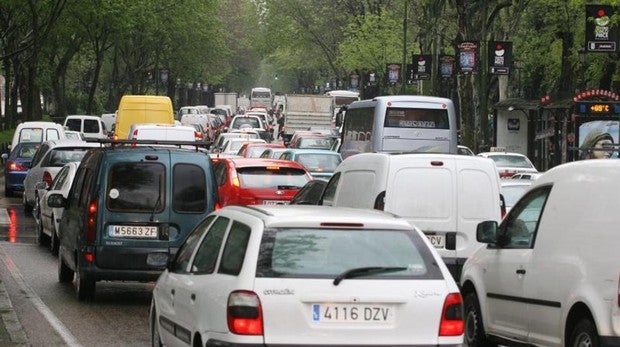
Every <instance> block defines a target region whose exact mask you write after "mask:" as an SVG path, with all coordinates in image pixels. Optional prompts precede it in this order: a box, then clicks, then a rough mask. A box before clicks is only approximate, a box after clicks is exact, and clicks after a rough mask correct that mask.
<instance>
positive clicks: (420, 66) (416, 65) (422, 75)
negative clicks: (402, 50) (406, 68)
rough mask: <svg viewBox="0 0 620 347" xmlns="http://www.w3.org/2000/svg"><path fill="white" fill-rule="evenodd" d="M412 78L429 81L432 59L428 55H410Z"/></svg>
mask: <svg viewBox="0 0 620 347" xmlns="http://www.w3.org/2000/svg"><path fill="white" fill-rule="evenodd" d="M412 61H413V78H414V79H415V80H429V79H431V71H433V57H432V56H431V55H430V54H412Z"/></svg>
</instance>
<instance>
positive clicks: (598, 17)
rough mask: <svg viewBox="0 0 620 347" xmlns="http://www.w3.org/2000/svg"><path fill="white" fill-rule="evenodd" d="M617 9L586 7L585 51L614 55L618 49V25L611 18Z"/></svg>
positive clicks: (611, 7)
mask: <svg viewBox="0 0 620 347" xmlns="http://www.w3.org/2000/svg"><path fill="white" fill-rule="evenodd" d="M617 13H618V8H616V7H613V6H607V5H586V51H587V52H603V53H605V52H607V53H615V52H619V51H620V50H619V49H618V47H619V46H620V43H619V42H618V40H619V38H618V32H619V30H618V23H617V22H616V23H612V20H611V18H612V17H613V16H614V14H617Z"/></svg>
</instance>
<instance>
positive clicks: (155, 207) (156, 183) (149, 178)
mask: <svg viewBox="0 0 620 347" xmlns="http://www.w3.org/2000/svg"><path fill="white" fill-rule="evenodd" d="M165 188H166V168H165V167H164V165H162V164H160V163H131V162H129V163H118V164H115V165H113V166H112V168H111V169H110V171H109V175H108V186H107V191H106V197H107V198H106V207H107V208H108V209H109V210H111V211H122V212H161V211H163V210H164V206H165V204H166V203H165V201H166V196H165V192H166V189H165Z"/></svg>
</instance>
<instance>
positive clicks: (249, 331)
mask: <svg viewBox="0 0 620 347" xmlns="http://www.w3.org/2000/svg"><path fill="white" fill-rule="evenodd" d="M226 320H227V321H228V329H229V330H230V332H232V333H233V334H239V335H262V334H263V312H262V308H261V305H260V299H259V298H258V295H256V293H254V292H251V291H247V290H237V291H234V292H232V293H230V295H229V296H228V305H227V307H226Z"/></svg>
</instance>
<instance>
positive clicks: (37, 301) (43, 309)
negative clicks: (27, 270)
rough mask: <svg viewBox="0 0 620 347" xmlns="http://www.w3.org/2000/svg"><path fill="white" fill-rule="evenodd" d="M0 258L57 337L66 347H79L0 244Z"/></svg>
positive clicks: (73, 337)
mask: <svg viewBox="0 0 620 347" xmlns="http://www.w3.org/2000/svg"><path fill="white" fill-rule="evenodd" d="M0 258H1V259H2V262H3V263H4V266H5V267H6V268H7V269H8V270H9V272H10V273H11V276H12V277H13V279H14V280H15V282H17V284H18V285H19V287H20V289H21V291H22V292H23V293H24V294H25V295H26V297H27V298H28V299H29V300H30V301H31V302H32V304H33V305H34V307H35V308H36V309H37V310H38V311H39V312H40V313H41V314H42V315H43V316H44V317H45V319H47V321H48V322H49V323H50V325H51V326H52V327H53V328H54V330H56V332H57V333H58V335H60V337H61V338H62V339H63V340H64V341H65V344H66V345H67V346H75V347H78V346H81V345H80V343H79V342H78V340H77V339H76V338H75V336H73V334H71V331H69V329H67V327H66V326H65V325H64V324H62V322H61V321H60V319H58V317H56V315H55V314H54V313H53V312H52V310H50V308H49V307H47V305H45V303H43V300H41V298H40V297H39V296H38V295H37V293H35V291H34V290H33V289H32V287H30V286H29V285H28V283H26V281H25V280H24V277H23V276H22V274H21V272H19V269H17V266H15V263H13V260H12V259H11V257H9V256H8V255H7V254H6V252H5V251H4V246H3V245H2V243H0Z"/></svg>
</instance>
